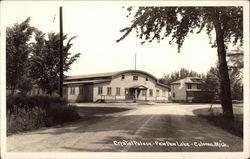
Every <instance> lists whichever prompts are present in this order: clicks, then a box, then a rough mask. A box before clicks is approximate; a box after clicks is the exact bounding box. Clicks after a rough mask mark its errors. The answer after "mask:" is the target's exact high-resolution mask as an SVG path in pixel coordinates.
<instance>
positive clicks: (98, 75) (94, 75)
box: [66, 71, 121, 80]
mask: <svg viewBox="0 0 250 159" xmlns="http://www.w3.org/2000/svg"><path fill="white" fill-rule="evenodd" d="M119 72H121V71H116V72H106V73H95V74H87V75H76V76H69V77H67V78H66V79H67V80H71V79H83V78H96V77H112V76H113V75H114V74H116V73H119Z"/></svg>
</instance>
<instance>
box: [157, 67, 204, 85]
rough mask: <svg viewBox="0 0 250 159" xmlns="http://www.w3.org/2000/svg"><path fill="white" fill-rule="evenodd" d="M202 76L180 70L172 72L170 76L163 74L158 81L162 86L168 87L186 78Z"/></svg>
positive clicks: (183, 69)
mask: <svg viewBox="0 0 250 159" xmlns="http://www.w3.org/2000/svg"><path fill="white" fill-rule="evenodd" d="M202 76H204V75H202V74H199V73H197V72H195V71H192V70H188V69H185V68H181V69H180V70H179V71H175V72H172V73H171V74H164V76H163V77H162V78H160V79H159V81H160V82H161V83H163V84H166V85H170V84H171V83H172V82H174V81H177V80H180V79H183V78H186V77H200V78H201V77H202Z"/></svg>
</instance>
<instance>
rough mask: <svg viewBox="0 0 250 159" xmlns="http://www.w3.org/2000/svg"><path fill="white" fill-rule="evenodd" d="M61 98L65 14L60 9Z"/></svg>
mask: <svg viewBox="0 0 250 159" xmlns="http://www.w3.org/2000/svg"><path fill="white" fill-rule="evenodd" d="M59 14H60V90H59V93H60V97H63V13H62V7H60V11H59Z"/></svg>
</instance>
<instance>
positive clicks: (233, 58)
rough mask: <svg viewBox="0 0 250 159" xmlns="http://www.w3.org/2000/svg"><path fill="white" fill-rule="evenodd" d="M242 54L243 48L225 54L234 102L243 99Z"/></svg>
mask: <svg viewBox="0 0 250 159" xmlns="http://www.w3.org/2000/svg"><path fill="white" fill-rule="evenodd" d="M243 53H244V52H243V48H242V47H239V46H238V47H236V48H235V49H233V50H230V51H228V53H227V57H228V67H229V75H230V81H231V90H232V98H233V99H236V100H242V99H243V82H242V79H243V67H244V61H243Z"/></svg>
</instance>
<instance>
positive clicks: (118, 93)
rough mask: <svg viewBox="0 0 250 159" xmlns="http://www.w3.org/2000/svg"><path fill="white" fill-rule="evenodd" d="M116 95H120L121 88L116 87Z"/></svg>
mask: <svg viewBox="0 0 250 159" xmlns="http://www.w3.org/2000/svg"><path fill="white" fill-rule="evenodd" d="M116 95H117V96H119V95H121V88H119V87H117V88H116Z"/></svg>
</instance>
